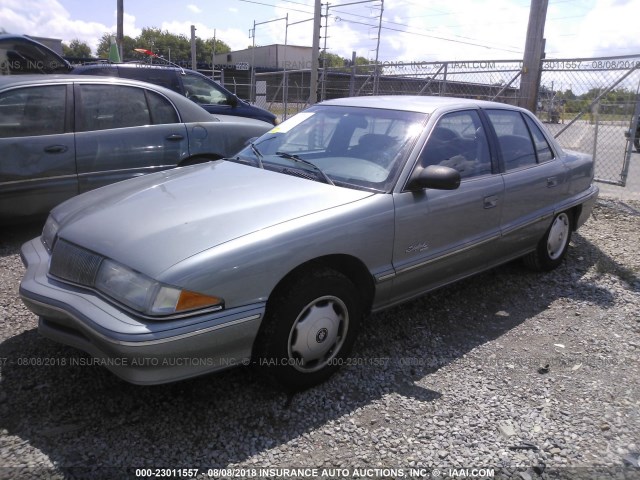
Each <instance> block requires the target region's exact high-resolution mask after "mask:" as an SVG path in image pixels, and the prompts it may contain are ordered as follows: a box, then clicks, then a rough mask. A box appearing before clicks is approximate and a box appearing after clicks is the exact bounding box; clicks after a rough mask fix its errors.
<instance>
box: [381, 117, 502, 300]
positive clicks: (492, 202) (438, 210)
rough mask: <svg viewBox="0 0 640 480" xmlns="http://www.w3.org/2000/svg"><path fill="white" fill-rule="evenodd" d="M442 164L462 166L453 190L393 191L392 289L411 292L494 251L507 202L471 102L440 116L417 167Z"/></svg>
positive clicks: (475, 265)
mask: <svg viewBox="0 0 640 480" xmlns="http://www.w3.org/2000/svg"><path fill="white" fill-rule="evenodd" d="M428 165H445V166H449V167H451V168H455V169H457V170H458V171H459V172H460V175H461V183H460V187H459V188H458V189H456V190H450V191H446V190H434V189H425V190H422V191H417V192H412V191H404V192H401V193H397V194H394V202H395V211H396V219H395V229H396V238H395V242H394V251H393V266H394V269H395V272H396V274H395V278H394V288H393V289H394V292H395V293H396V294H398V295H400V296H401V298H410V297H412V296H415V295H418V294H420V293H421V292H423V291H425V290H429V289H432V288H435V287H437V286H439V285H443V284H445V283H448V282H451V281H453V280H455V279H458V278H462V277H464V276H466V275H469V274H471V273H473V272H475V271H478V270H480V269H482V268H484V267H485V266H486V265H488V264H490V263H492V262H493V261H494V260H495V259H496V258H498V257H499V255H500V253H499V252H498V251H497V250H496V249H495V244H496V243H497V241H498V238H499V236H500V218H501V211H502V209H503V203H504V185H503V180H502V177H501V175H500V174H499V173H494V172H496V166H495V164H494V161H493V160H492V154H491V151H490V147H489V143H488V140H487V136H486V135H485V126H484V125H483V123H482V121H481V118H480V116H479V114H478V112H477V111H476V110H463V111H457V112H453V113H448V114H446V115H444V116H442V117H441V118H440V119H439V120H438V122H437V124H436V125H435V127H434V129H433V130H432V132H431V134H430V136H429V139H428V140H427V142H426V144H425V146H424V148H423V150H422V152H421V154H420V157H419V159H418V163H417V165H416V169H421V168H423V167H426V166H428Z"/></svg>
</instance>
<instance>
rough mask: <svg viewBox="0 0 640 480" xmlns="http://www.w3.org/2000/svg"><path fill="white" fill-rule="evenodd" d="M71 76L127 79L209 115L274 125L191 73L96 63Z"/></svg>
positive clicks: (270, 118)
mask: <svg viewBox="0 0 640 480" xmlns="http://www.w3.org/2000/svg"><path fill="white" fill-rule="evenodd" d="M73 73H74V74H78V75H106V76H111V77H121V78H131V79H133V80H141V81H143V82H149V83H154V84H156V85H160V86H163V87H166V88H168V89H170V90H173V91H175V92H178V93H179V94H181V95H184V96H185V97H187V98H189V99H191V100H193V101H194V102H196V103H197V104H198V105H200V106H201V107H202V108H204V109H205V110H206V111H208V112H209V113H214V114H218V115H234V116H237V117H248V118H255V119H257V120H263V121H265V122H268V123H270V124H272V125H276V123H277V120H276V116H275V115H274V114H273V113H271V112H269V111H268V110H265V109H263V108H260V107H256V106H254V105H251V104H250V103H247V102H245V101H244V100H241V99H239V98H238V97H237V96H236V95H234V94H233V93H231V92H230V91H229V90H227V89H225V88H224V87H223V86H221V85H220V84H218V83H216V82H214V81H213V80H211V79H210V78H207V77H205V76H204V75H202V74H200V73H198V72H194V71H193V70H188V69H183V68H179V67H171V66H164V65H149V64H141V63H121V64H113V63H97V64H93V65H82V66H79V67H76V68H75V69H74V70H73Z"/></svg>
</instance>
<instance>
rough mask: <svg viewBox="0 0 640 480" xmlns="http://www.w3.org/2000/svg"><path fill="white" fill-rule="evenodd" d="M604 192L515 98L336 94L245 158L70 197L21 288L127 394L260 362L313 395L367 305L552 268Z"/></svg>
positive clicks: (53, 333) (581, 159)
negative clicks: (481, 276)
mask: <svg viewBox="0 0 640 480" xmlns="http://www.w3.org/2000/svg"><path fill="white" fill-rule="evenodd" d="M592 181H593V161H592V159H591V157H590V156H588V155H584V154H580V153H576V152H569V151H564V150H562V149H561V148H560V146H559V145H558V144H557V143H556V142H555V141H554V140H553V138H552V137H550V136H549V134H548V133H547V131H546V130H545V128H544V127H543V126H542V125H541V124H540V122H539V121H538V120H537V119H536V118H535V117H534V116H532V115H531V114H530V113H528V112H527V111H524V110H521V109H518V108H515V107H510V106H507V105H503V104H497V103H489V102H480V101H470V100H461V99H448V98H434V97H362V98H353V99H341V100H332V101H328V102H324V103H322V104H319V105H316V106H314V107H312V108H310V109H308V110H306V111H305V112H303V113H300V114H298V115H296V116H294V117H292V118H291V119H289V120H287V121H286V122H284V123H282V124H281V125H279V126H277V127H275V128H273V129H272V130H271V131H270V132H268V133H266V134H265V135H263V136H262V137H261V138H259V139H258V140H256V141H255V142H253V143H252V144H251V145H250V146H248V147H247V148H246V149H244V150H243V151H241V152H240V153H239V154H238V155H237V156H236V157H234V158H229V159H225V160H220V161H215V162H211V163H208V164H205V165H197V166H193V167H188V168H182V169H175V170H170V171H166V172H161V173H157V174H153V175H147V176H144V177H142V178H139V179H135V180H130V181H127V182H122V183H119V184H116V185H113V186H111V187H107V188H104V189H101V190H99V191H95V192H90V193H88V194H85V195H82V196H80V197H76V198H74V199H72V200H69V201H68V202H66V203H64V204H62V205H60V206H59V207H57V208H56V209H54V210H53V211H52V213H51V215H50V217H49V219H48V220H47V222H46V225H45V227H44V230H43V233H42V236H41V237H40V238H36V239H34V240H32V241H30V242H28V243H26V244H25V245H24V246H23V248H22V258H23V260H24V262H25V264H26V265H27V271H26V274H25V276H24V279H23V281H22V283H21V285H20V295H21V296H22V299H23V301H24V302H25V304H26V305H27V306H28V307H29V308H30V309H31V310H32V311H33V312H35V313H36V314H37V315H39V316H40V323H39V330H40V332H41V333H42V334H43V335H45V336H46V337H49V338H51V339H53V340H56V341H59V342H61V343H65V344H68V345H72V346H74V347H77V348H79V349H82V350H84V351H86V352H89V353H90V354H91V355H93V356H95V357H96V358H97V359H99V360H100V362H101V364H103V365H104V366H106V367H107V368H109V369H110V370H111V371H113V372H114V373H115V374H117V375H119V376H120V377H122V378H123V379H125V380H127V381H130V382H133V383H139V384H155V383H163V382H171V381H176V380H180V379H185V378H189V377H193V376H195V375H200V374H204V373H207V372H212V371H216V370H220V369H224V368H228V367H232V366H236V365H241V364H247V363H253V364H255V365H256V366H257V367H258V368H261V371H263V372H264V374H265V375H266V376H268V377H270V378H272V379H274V380H275V381H277V382H279V383H280V384H283V385H285V386H286V387H288V388H294V389H295V388H306V387H309V386H312V385H315V384H317V383H319V382H322V381H323V380H325V379H326V378H327V377H329V376H330V375H331V374H332V373H333V372H334V371H336V369H338V368H339V366H340V365H342V364H344V363H347V358H348V355H349V353H350V350H351V348H352V345H353V343H354V340H355V338H356V335H357V332H358V329H359V327H360V325H361V323H362V322H363V321H364V319H365V318H366V315H367V314H368V313H370V312H375V311H379V310H381V309H384V308H387V307H390V306H392V305H396V304H398V303H401V302H405V301H408V300H411V299H413V298H415V297H416V296H418V295H422V294H424V293H425V292H428V291H430V290H433V289H435V288H438V287H441V286H443V285H446V284H448V283H451V282H454V281H456V280H458V279H461V278H464V277H466V276H469V275H472V274H475V273H477V272H480V271H483V270H486V269H489V268H492V267H494V266H496V265H499V264H501V263H504V262H507V261H510V260H512V259H515V258H518V257H523V258H524V259H525V262H526V263H527V264H528V265H529V266H531V267H533V268H536V269H538V270H550V269H553V268H555V267H557V266H558V265H559V264H560V263H561V262H562V261H563V258H564V257H565V255H566V253H567V250H568V245H569V240H570V237H571V233H572V232H573V231H574V230H576V229H577V228H578V227H580V226H581V225H582V224H583V223H584V222H585V221H586V220H587V218H588V217H589V215H590V213H591V209H592V206H593V204H594V202H595V200H596V197H597V194H598V188H597V187H596V186H594V185H593V184H592Z"/></svg>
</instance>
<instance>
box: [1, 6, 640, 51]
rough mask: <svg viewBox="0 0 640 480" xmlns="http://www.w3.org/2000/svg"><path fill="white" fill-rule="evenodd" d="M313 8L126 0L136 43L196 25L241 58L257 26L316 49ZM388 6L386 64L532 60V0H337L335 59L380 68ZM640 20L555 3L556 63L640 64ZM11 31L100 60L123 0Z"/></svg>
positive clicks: (24, 12)
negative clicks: (98, 51)
mask: <svg viewBox="0 0 640 480" xmlns="http://www.w3.org/2000/svg"><path fill="white" fill-rule="evenodd" d="M323 1H325V0H323ZM349 3H351V4H352V5H345V4H349ZM313 4H314V1H313V0H187V1H186V2H176V1H167V0H124V12H125V13H124V33H125V35H128V36H130V37H136V36H137V35H139V33H140V31H141V30H142V28H144V27H157V28H160V29H161V30H167V31H169V32H171V33H174V34H183V35H185V36H187V37H189V36H190V27H191V25H195V26H196V29H197V30H196V34H197V35H198V36H199V37H201V38H203V39H208V38H212V37H213V36H214V34H215V36H216V38H218V39H220V40H222V41H224V42H226V43H227V44H228V45H229V46H230V47H231V48H232V50H239V49H244V48H247V47H248V46H249V45H251V44H252V43H253V41H254V39H253V38H250V36H249V31H250V30H251V29H252V27H253V23H254V22H256V23H257V24H259V25H257V27H256V31H255V44H256V45H269V44H273V43H284V41H285V38H284V37H285V30H286V31H287V35H288V44H289V45H305V46H311V42H312V38H311V30H312V21H310V20H311V19H312V18H313ZM381 7H382V29H381V34H380V43H379V50H378V51H379V54H378V59H379V60H380V61H388V62H420V61H463V60H519V59H522V56H523V52H524V44H525V38H526V31H527V24H528V19H529V8H530V1H529V0H481V1H480V0H456V1H452V0H428V1H427V0H422V1H421V0H384V3H382V2H381V1H380V0H373V1H365V2H363V1H362V0H331V1H330V2H329V9H328V13H329V17H328V20H327V21H326V22H325V21H324V19H323V26H324V25H325V23H326V37H327V38H326V47H327V51H328V52H329V53H333V54H337V55H340V56H341V57H347V58H351V52H352V51H355V52H356V54H357V55H358V56H362V57H365V58H368V59H374V58H375V55H376V47H377V44H378V24H379V18H380V14H381ZM323 13H324V7H323ZM287 15H288V22H289V27H288V29H287V28H285V27H286V20H284V18H285V16H287ZM279 19H280V20H279ZM638 19H640V0H549V6H548V10H547V19H546V26H545V38H546V58H557V59H571V58H591V57H604V56H621V55H633V54H638V55H640V35H638V31H637V28H638ZM271 20H275V21H273V22H270V21H271ZM263 22H269V23H263ZM2 30H4V31H6V32H9V33H18V34H27V35H35V36H42V37H51V38H59V39H62V40H63V41H64V42H67V43H68V42H70V41H71V40H73V39H75V38H77V39H79V40H81V41H84V42H86V43H87V44H88V45H89V46H90V47H91V48H92V49H93V51H94V52H95V48H96V47H97V45H98V42H99V39H100V37H101V36H102V35H103V34H104V33H105V32H114V33H115V31H116V0H92V1H87V0H2V1H1V2H0V31H2ZM322 35H323V37H324V35H325V29H324V28H323V30H322ZM323 45H324V38H323V39H321V47H322V46H323ZM140 47H142V48H150V46H148V45H140Z"/></svg>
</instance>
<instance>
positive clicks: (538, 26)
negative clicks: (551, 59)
mask: <svg viewBox="0 0 640 480" xmlns="http://www.w3.org/2000/svg"><path fill="white" fill-rule="evenodd" d="M548 5H549V0H531V10H530V11H529V26H528V27H527V42H526V44H525V47H524V58H523V62H522V75H521V77H520V98H519V100H518V105H519V106H521V107H523V108H526V109H527V110H529V111H531V112H532V113H535V112H536V103H537V100H538V87H539V84H540V73H541V68H540V67H541V65H540V64H541V61H542V58H543V57H544V43H545V40H544V23H545V20H546V18H547V6H548Z"/></svg>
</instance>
